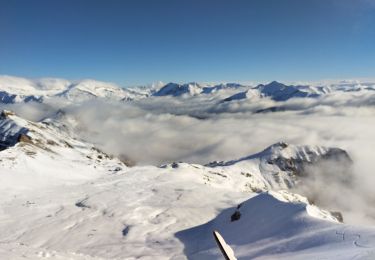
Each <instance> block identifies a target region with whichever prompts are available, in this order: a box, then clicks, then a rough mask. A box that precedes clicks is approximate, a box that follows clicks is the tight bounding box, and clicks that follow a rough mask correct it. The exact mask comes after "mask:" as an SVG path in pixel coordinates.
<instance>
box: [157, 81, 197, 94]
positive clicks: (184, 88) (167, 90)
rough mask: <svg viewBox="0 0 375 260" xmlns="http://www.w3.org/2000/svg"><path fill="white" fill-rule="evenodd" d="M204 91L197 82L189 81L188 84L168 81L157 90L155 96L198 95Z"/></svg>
mask: <svg viewBox="0 0 375 260" xmlns="http://www.w3.org/2000/svg"><path fill="white" fill-rule="evenodd" d="M202 91H203V88H202V87H201V86H200V85H198V84H197V83H188V84H183V85H180V84H177V83H168V84H167V85H165V86H164V87H162V88H161V89H159V90H158V91H156V92H155V93H154V94H153V96H156V97H160V96H174V97H178V96H183V95H191V96H194V95H198V94H200V93H201V92H202Z"/></svg>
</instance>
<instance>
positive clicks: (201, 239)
mask: <svg viewBox="0 0 375 260" xmlns="http://www.w3.org/2000/svg"><path fill="white" fill-rule="evenodd" d="M212 230H218V231H219V232H220V234H221V235H222V236H223V237H224V239H225V240H226V242H227V243H228V244H229V245H230V246H231V248H232V249H233V250H234V252H235V256H236V257H237V259H258V258H259V259H310V258H327V259H353V258H355V257H364V256H366V255H374V253H375V251H374V249H373V248H372V246H371V245H372V244H373V241H375V229H367V230H366V229H363V228H354V227H351V226H347V225H342V224H338V221H337V219H335V217H333V216H332V215H331V214H330V213H329V212H326V211H322V210H320V209H318V208H317V207H316V206H314V205H311V204H309V203H308V202H307V200H306V199H305V198H303V197H301V196H299V195H295V194H290V193H288V192H285V191H283V192H268V193H261V194H259V195H258V196H255V197H253V198H251V199H249V200H247V201H245V202H243V203H241V204H239V205H238V206H237V208H230V209H227V210H224V211H223V212H222V213H220V214H219V215H218V216H217V217H216V218H214V219H213V220H212V221H210V222H208V223H206V224H203V225H201V226H198V227H194V228H190V229H186V230H184V231H181V232H178V233H177V234H176V236H177V237H178V238H179V239H180V240H181V241H182V242H183V243H184V245H185V250H184V252H185V254H186V255H187V256H188V258H189V259H219V258H220V253H219V250H218V249H217V247H216V245H215V244H214V241H213V239H212V237H211V232H212Z"/></svg>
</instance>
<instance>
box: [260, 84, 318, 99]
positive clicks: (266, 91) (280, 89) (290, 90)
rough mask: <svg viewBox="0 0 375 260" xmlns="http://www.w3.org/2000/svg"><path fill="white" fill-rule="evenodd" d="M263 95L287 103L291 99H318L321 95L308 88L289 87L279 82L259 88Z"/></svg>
mask: <svg viewBox="0 0 375 260" xmlns="http://www.w3.org/2000/svg"><path fill="white" fill-rule="evenodd" d="M257 88H258V89H259V91H260V92H261V93H262V95H264V96H266V97H270V98H272V99H273V100H275V101H285V100H288V99H290V98H296V97H299V98H303V97H318V96H319V95H320V94H321V93H317V92H316V91H313V90H312V89H311V88H309V87H308V86H292V85H291V86H287V85H284V84H282V83H279V82H277V81H273V82H271V83H269V84H267V85H259V86H258V87H257Z"/></svg>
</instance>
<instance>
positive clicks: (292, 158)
mask: <svg viewBox="0 0 375 260" xmlns="http://www.w3.org/2000/svg"><path fill="white" fill-rule="evenodd" d="M327 161H333V162H339V163H340V165H342V166H343V167H344V168H349V167H350V165H351V162H352V161H351V158H350V157H349V155H348V154H347V153H346V151H344V150H342V149H339V148H329V147H321V146H296V145H290V144H287V143H284V142H280V143H277V144H274V145H272V146H270V147H268V148H267V149H265V150H264V151H262V152H260V153H257V154H254V155H251V156H248V157H244V158H241V159H238V160H233V161H228V162H211V163H209V164H207V165H206V166H207V167H213V168H214V169H222V170H224V171H226V172H233V173H237V174H241V175H242V176H243V177H244V182H243V183H242V185H241V186H242V187H243V188H244V189H248V190H251V191H254V192H257V191H264V190H270V189H290V188H292V187H295V186H296V184H297V183H298V182H299V181H301V180H303V177H306V176H307V175H308V174H309V172H308V168H309V167H312V166H319V164H320V163H323V162H327ZM348 174H349V173H348ZM246 179H247V181H246Z"/></svg>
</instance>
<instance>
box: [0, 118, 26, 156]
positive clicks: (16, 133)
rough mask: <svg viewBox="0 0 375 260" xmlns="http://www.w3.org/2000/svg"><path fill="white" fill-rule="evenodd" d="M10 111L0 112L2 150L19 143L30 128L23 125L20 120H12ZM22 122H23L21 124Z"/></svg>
mask: <svg viewBox="0 0 375 260" xmlns="http://www.w3.org/2000/svg"><path fill="white" fill-rule="evenodd" d="M12 115H13V113H12V112H10V111H2V112H1V114H0V151H1V150H3V149H6V148H8V147H10V146H14V145H15V144H16V143H18V142H19V141H20V139H21V137H22V136H25V137H26V136H27V133H28V131H29V130H28V129H27V128H25V127H23V126H22V125H24V124H23V122H22V121H21V122H20V120H17V121H18V122H16V121H15V120H12V119H11V118H10V117H11V116H12ZM19 123H21V124H19Z"/></svg>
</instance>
